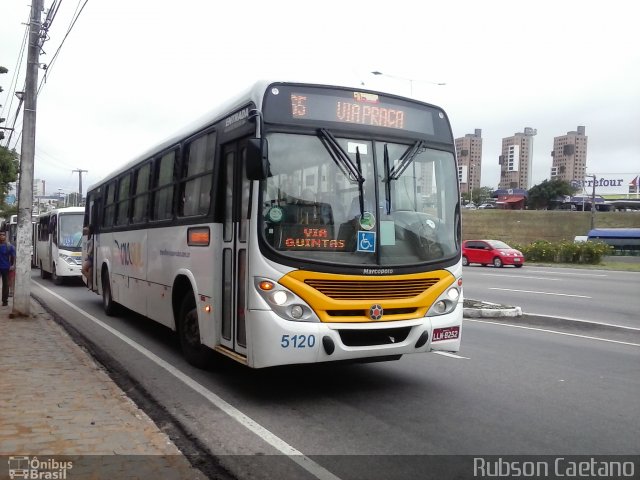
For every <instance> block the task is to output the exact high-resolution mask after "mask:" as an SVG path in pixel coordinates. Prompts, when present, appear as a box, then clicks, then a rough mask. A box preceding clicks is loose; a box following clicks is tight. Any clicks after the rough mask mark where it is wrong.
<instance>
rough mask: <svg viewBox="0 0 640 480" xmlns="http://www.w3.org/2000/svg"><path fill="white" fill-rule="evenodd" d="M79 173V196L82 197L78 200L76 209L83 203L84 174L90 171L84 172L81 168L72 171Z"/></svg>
mask: <svg viewBox="0 0 640 480" xmlns="http://www.w3.org/2000/svg"><path fill="white" fill-rule="evenodd" d="M76 172H78V195H80V198H78V199H76V204H77V205H76V207H79V206H80V204H81V203H82V173H83V172H84V173H86V172H88V170H82V169H80V168H78V169H76V170H71V173H76Z"/></svg>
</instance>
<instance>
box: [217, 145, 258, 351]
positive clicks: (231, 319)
mask: <svg viewBox="0 0 640 480" xmlns="http://www.w3.org/2000/svg"><path fill="white" fill-rule="evenodd" d="M246 145H247V140H246V139H244V140H241V141H238V142H233V143H228V144H225V145H223V147H222V165H221V167H222V168H221V171H220V175H219V176H218V179H219V180H218V181H219V185H218V188H219V190H220V191H221V192H222V194H221V195H220V196H219V197H218V198H222V199H223V208H222V212H221V214H222V262H221V263H220V267H219V268H221V269H222V272H221V273H222V276H221V278H222V282H221V285H220V288H221V289H222V291H221V292H220V293H221V297H220V298H221V300H222V305H220V306H219V307H218V308H220V309H221V310H222V315H221V331H220V343H221V344H222V345H223V346H225V347H227V348H229V349H231V350H233V351H234V352H237V353H240V354H241V355H246V352H247V349H246V346H247V335H246V324H245V305H246V286H247V234H248V220H247V214H248V211H249V201H250V189H251V183H250V182H249V181H248V180H247V175H246V161H245V159H246Z"/></svg>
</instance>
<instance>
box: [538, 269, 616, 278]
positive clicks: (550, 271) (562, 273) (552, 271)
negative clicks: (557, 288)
mask: <svg viewBox="0 0 640 480" xmlns="http://www.w3.org/2000/svg"><path fill="white" fill-rule="evenodd" d="M539 272H540V273H548V274H549V275H573V276H576V277H608V276H609V275H608V274H606V273H576V272H557V271H555V270H539Z"/></svg>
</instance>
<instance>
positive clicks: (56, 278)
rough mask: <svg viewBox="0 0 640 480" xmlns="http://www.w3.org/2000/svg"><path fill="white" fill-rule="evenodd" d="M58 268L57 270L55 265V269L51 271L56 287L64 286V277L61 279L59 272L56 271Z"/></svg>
mask: <svg viewBox="0 0 640 480" xmlns="http://www.w3.org/2000/svg"><path fill="white" fill-rule="evenodd" d="M56 268H57V266H56V264H55V263H54V264H53V268H52V269H51V281H52V282H53V283H54V284H56V285H62V280H63V277H60V276H59V275H58V272H57V271H56Z"/></svg>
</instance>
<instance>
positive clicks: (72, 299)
mask: <svg viewBox="0 0 640 480" xmlns="http://www.w3.org/2000/svg"><path fill="white" fill-rule="evenodd" d="M531 270H532V271H533V269H531ZM467 272H469V269H466V270H465V273H467ZM478 272H479V273H486V274H492V273H493V274H495V273H496V272H494V271H492V270H490V269H478ZM511 273H512V272H511V270H509V271H508V272H507V271H506V269H503V270H502V271H498V274H504V275H509V274H511ZM515 274H517V275H522V276H523V278H522V279H521V280H522V281H525V278H524V277H529V276H535V277H539V276H541V275H542V274H541V273H540V272H539V271H537V270H536V275H532V274H531V272H530V271H529V269H527V268H526V267H525V268H524V269H520V270H518V271H515ZM544 275H549V278H556V277H554V276H552V275H551V274H549V273H548V274H544ZM489 278H492V282H491V283H492V284H493V280H494V279H496V278H497V279H498V280H499V281H500V282H502V281H503V280H502V279H501V278H500V277H489ZM510 278H511V280H510V283H511V286H512V287H513V283H514V279H513V277H510ZM597 278H600V277H596V279H592V280H589V281H588V282H585V283H584V285H597V284H598V280H597ZM533 280H535V279H526V281H527V282H528V281H533ZM34 281H35V282H36V283H38V284H41V285H43V287H44V288H40V287H39V286H36V285H34V286H33V289H32V292H33V293H34V294H35V295H36V296H38V297H39V298H40V299H41V300H42V301H44V302H45V303H46V305H47V306H48V308H49V309H51V311H53V312H55V313H56V314H57V315H59V316H60V318H61V319H62V321H63V323H65V324H67V326H68V327H69V328H71V329H72V330H75V331H76V332H78V333H79V334H80V336H82V337H84V338H85V339H87V340H88V342H89V343H88V346H89V349H90V350H91V351H92V352H94V354H95V355H98V356H99V358H100V360H101V361H102V362H103V363H105V364H106V365H107V366H108V368H110V369H111V370H113V371H114V372H115V373H114V374H115V376H116V377H117V378H120V380H121V381H122V380H123V379H124V381H125V383H127V385H128V386H127V389H126V390H127V392H128V393H129V394H130V395H132V396H133V397H134V398H135V399H136V401H138V402H140V403H142V404H143V405H145V406H146V408H147V409H148V412H150V415H151V416H152V418H154V420H156V422H158V423H159V424H161V425H166V426H167V429H168V430H169V431H171V432H173V434H172V435H174V436H177V437H179V438H178V439H177V443H178V445H181V446H182V447H183V448H185V449H191V451H198V452H203V453H204V454H205V455H206V454H211V456H210V457H208V458H209V460H208V461H211V462H215V463H216V464H217V465H219V466H220V467H221V468H222V469H223V470H224V471H227V472H231V473H232V476H234V477H236V478H249V477H251V478H258V479H261V478H265V479H266V478H277V477H279V478H281V479H289V478H296V479H298V478H303V479H304V478H311V479H313V478H322V479H332V480H336V479H342V480H347V479H351V478H353V479H356V478H367V479H377V478H380V479H382V478H385V479H386V478H388V479H395V478H398V479H405V478H406V479H409V478H411V479H414V478H452V476H451V477H450V476H449V475H450V474H451V472H452V470H451V468H453V467H452V466H448V467H447V466H446V465H445V466H443V465H440V466H443V469H444V470H443V471H438V469H437V468H432V467H433V465H429V464H428V463H429V462H434V461H435V462H441V463H442V462H444V463H445V464H446V463H447V459H450V458H457V457H433V455H474V456H478V455H525V454H526V455H606V454H633V455H638V454H640V444H638V442H637V432H638V430H639V426H640V425H639V423H638V422H639V420H638V419H639V418H640V403H639V402H638V401H637V399H638V398H640V376H638V367H639V366H640V345H638V344H625V343H623V342H616V341H605V340H600V339H598V338H597V337H598V335H597V331H595V330H592V329H591V327H590V326H589V324H584V326H583V327H582V331H581V332H579V333H577V334H572V335H570V336H569V335H563V334H559V333H554V332H551V331H547V330H549V329H545V330H544V331H543V330H541V329H535V328H532V329H525V328H513V327H511V326H508V325H504V324H500V323H492V322H485V321H482V320H479V321H478V320H465V324H464V327H463V337H462V350H461V352H459V354H458V355H455V356H445V355H436V354H426V355H408V356H405V357H403V358H402V359H401V360H399V361H396V362H388V363H374V364H360V365H315V366H294V367H284V368H274V369H267V370H250V369H247V368H245V367H243V366H241V365H237V364H234V363H231V362H230V361H227V360H226V359H222V358H221V359H220V361H219V362H218V363H217V365H216V366H214V367H212V368H211V369H210V370H207V371H204V370H197V369H194V368H192V367H191V366H189V365H188V364H186V362H184V361H183V360H182V358H181V356H180V353H179V350H178V347H177V341H176V339H175V336H174V335H173V334H172V333H171V332H170V331H168V330H167V329H165V328H164V327H161V326H159V325H156V324H154V323H153V322H150V321H148V320H146V319H143V318H140V317H139V316H136V315H134V314H132V313H130V312H129V313H126V312H125V313H123V314H122V315H120V316H118V317H113V318H112V317H106V316H105V315H104V314H103V313H102V307H101V301H100V298H99V297H98V296H97V295H95V294H93V293H91V292H88V291H87V290H86V289H85V288H84V287H82V286H78V285H76V286H72V285H63V286H59V287H58V286H54V285H53V284H52V283H51V282H48V281H41V280H40V279H36V280H34ZM505 281H506V282H507V284H509V283H508V282H509V280H505ZM483 282H484V283H489V282H487V278H485V277H483ZM473 283H474V280H473V274H472V275H468V276H467V277H466V280H465V288H468V289H469V290H472V291H473V288H474V287H473ZM549 283H553V284H554V285H556V287H555V288H556V289H558V290H559V289H560V287H561V285H562V283H563V282H549ZM564 283H567V282H564ZM498 285H500V283H498ZM489 286H490V285H489ZM477 288H485V287H484V286H483V287H477ZM529 288H531V286H528V287H527V289H529ZM523 289H524V288H523ZM466 295H467V296H469V297H471V296H472V295H469V293H468V292H467V293H466ZM501 295H502V294H501ZM545 298H547V297H545ZM606 298H608V297H606ZM612 298H613V297H612ZM496 301H498V300H497V299H496ZM508 303H513V300H510V301H509V302H508ZM613 320H614V322H619V321H620V319H619V318H617V317H616V318H614V319H613ZM282 451H288V452H290V453H294V454H295V455H294V456H292V457H284V456H282V455H277V456H276V455H272V454H276V453H279V452H282ZM256 454H257V455H256ZM408 455H409V456H410V457H407V456H408ZM468 458H469V457H463V460H465V461H462V462H455V463H456V465H457V467H456V468H468V465H467V464H468V461H467V460H468ZM465 462H467V463H465ZM445 467H446V468H445ZM462 475H464V477H471V476H473V472H471V471H470V472H465V471H463V472H462ZM461 478H462V477H461Z"/></svg>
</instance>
